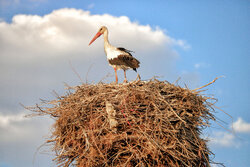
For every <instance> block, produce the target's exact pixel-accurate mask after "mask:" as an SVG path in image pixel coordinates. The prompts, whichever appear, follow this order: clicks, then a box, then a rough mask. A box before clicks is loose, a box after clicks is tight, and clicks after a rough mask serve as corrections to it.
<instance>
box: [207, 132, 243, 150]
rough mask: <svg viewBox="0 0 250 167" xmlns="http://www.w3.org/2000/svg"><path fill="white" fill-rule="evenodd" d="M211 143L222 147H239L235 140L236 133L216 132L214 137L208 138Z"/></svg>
mask: <svg viewBox="0 0 250 167" xmlns="http://www.w3.org/2000/svg"><path fill="white" fill-rule="evenodd" d="M208 140H209V142H210V144H212V145H216V146H221V147H238V146H239V143H236V142H235V135H234V134H232V133H229V132H220V131H219V132H214V134H213V137H209V138H208Z"/></svg>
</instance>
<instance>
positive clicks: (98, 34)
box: [89, 26, 107, 45]
mask: <svg viewBox="0 0 250 167" xmlns="http://www.w3.org/2000/svg"><path fill="white" fill-rule="evenodd" d="M105 31H107V27H105V26H102V27H101V28H100V29H99V31H98V32H97V33H96V35H95V36H94V38H93V39H92V40H91V41H90V43H89V45H91V44H92V43H93V42H94V41H95V40H96V39H97V38H98V37H100V36H101V35H102V34H104V32H105Z"/></svg>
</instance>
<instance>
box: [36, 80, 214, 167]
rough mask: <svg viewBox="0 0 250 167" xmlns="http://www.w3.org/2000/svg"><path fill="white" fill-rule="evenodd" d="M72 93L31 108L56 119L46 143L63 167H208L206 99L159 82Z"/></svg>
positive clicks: (208, 111) (97, 87)
mask: <svg viewBox="0 0 250 167" xmlns="http://www.w3.org/2000/svg"><path fill="white" fill-rule="evenodd" d="M74 89H75V91H74V92H73V93H70V92H68V94H67V95H65V96H61V97H58V99H57V100H53V101H50V102H47V103H45V105H44V106H36V107H35V108H33V111H35V112H38V114H40V115H41V114H45V115H50V116H52V117H53V118H55V124H54V128H53V130H52V136H51V140H48V141H47V143H52V144H53V146H54V147H53V150H54V151H55V152H56V158H55V160H56V161H57V163H58V165H59V166H66V167H67V166H70V165H76V166H79V167H82V166H88V167H91V166H93V167H95V166H96V167H97V166H98V167H99V166H138V167H139V166H140V167H146V166H170V167H176V166H187V167H190V166H194V167H198V166H206V167H207V166H210V160H209V155H210V154H212V153H211V151H210V150H209V149H208V148H207V144H206V141H205V140H204V139H202V138H200V133H201V130H202V129H203V128H205V127H207V126H208V125H209V120H210V119H212V120H215V118H214V116H213V114H212V113H211V112H213V108H212V107H211V106H212V104H211V103H210V102H208V101H209V100H208V99H209V98H208V97H204V96H201V95H199V93H198V92H197V91H192V90H189V89H186V88H181V87H179V86H175V85H173V84H170V83H168V82H166V81H158V80H150V81H147V82H145V81H144V82H143V81H141V82H137V83H128V84H103V83H100V84H96V85H89V84H83V85H81V86H77V87H75V88H74ZM48 104H50V105H52V106H50V107H48Z"/></svg>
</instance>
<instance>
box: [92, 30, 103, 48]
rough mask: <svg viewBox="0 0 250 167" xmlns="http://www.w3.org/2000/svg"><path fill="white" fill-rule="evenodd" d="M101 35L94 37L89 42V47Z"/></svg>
mask: <svg viewBox="0 0 250 167" xmlns="http://www.w3.org/2000/svg"><path fill="white" fill-rule="evenodd" d="M101 35H102V33H100V32H98V33H97V34H96V35H95V37H94V38H93V39H92V40H91V41H90V43H89V45H91V44H92V43H93V42H94V41H95V40H96V39H97V38H98V37H99V36H101Z"/></svg>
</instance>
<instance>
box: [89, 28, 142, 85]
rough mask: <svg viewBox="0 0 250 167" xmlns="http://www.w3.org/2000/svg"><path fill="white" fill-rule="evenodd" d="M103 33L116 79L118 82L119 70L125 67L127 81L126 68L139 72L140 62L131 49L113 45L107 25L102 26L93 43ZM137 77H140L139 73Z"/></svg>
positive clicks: (125, 79) (106, 50)
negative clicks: (110, 41)
mask: <svg viewBox="0 0 250 167" xmlns="http://www.w3.org/2000/svg"><path fill="white" fill-rule="evenodd" d="M101 35H103V36H104V50H105V53H106V56H107V59H108V62H109V65H110V66H112V67H113V68H114V70H115V81H116V83H118V77H117V70H119V69H123V71H124V82H127V77H126V70H127V69H130V68H132V69H133V70H134V71H135V72H137V70H136V69H137V68H138V67H139V64H140V62H139V61H138V60H137V59H136V58H134V57H133V56H132V55H131V52H132V51H130V50H127V49H125V48H117V47H114V46H112V45H111V44H110V43H109V40H108V29H107V27H105V26H102V27H101V28H100V29H99V31H98V32H97V34H96V35H95V37H94V38H93V39H92V40H91V41H90V43H89V45H91V44H92V43H93V42H94V41H95V40H96V39H97V38H98V37H100V36H101ZM137 77H138V78H139V79H140V76H139V74H137Z"/></svg>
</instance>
